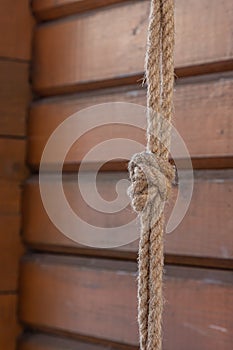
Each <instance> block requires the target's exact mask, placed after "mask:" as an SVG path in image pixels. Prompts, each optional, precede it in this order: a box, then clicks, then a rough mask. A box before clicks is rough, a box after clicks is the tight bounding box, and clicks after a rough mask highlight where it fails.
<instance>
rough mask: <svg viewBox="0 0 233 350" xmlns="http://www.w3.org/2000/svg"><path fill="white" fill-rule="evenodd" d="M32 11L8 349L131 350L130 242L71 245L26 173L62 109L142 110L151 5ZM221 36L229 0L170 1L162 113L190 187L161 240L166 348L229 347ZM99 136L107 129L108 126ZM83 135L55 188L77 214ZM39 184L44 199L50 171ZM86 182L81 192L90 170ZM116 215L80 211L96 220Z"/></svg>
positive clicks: (232, 24)
mask: <svg viewBox="0 0 233 350" xmlns="http://www.w3.org/2000/svg"><path fill="white" fill-rule="evenodd" d="M107 5H108V6H107ZM32 7H33V11H34V14H35V16H36V18H37V21H38V23H37V26H36V30H35V36H34V58H33V70H32V72H33V74H32V78H33V79H32V82H33V90H34V92H35V93H36V96H37V99H36V100H35V101H34V103H32V105H31V108H30V117H29V123H28V153H27V154H28V163H29V165H30V167H31V169H32V171H33V175H32V176H31V178H30V179H29V180H28V181H27V182H26V184H25V187H24V197H23V214H24V221H23V239H24V242H25V244H26V245H27V247H28V253H27V254H26V256H25V257H24V259H23V261H22V264H21V275H20V276H21V277H20V302H19V306H20V310H19V311H20V319H21V321H22V322H23V324H24V326H25V333H24V335H23V336H22V337H21V340H20V342H19V349H20V350H42V349H43V350H44V349H45V350H52V349H54V350H55V349H59V350H65V349H80V350H81V349H85V350H104V349H137V348H138V334H137V320H136V312H137V306H136V275H137V266H136V256H137V242H135V243H134V244H131V245H128V246H125V247H122V248H117V249H109V250H104V249H94V248H93V249H92V248H87V247H83V246H81V245H78V244H75V243H74V242H72V241H70V240H69V239H68V238H66V237H65V236H64V235H62V234H61V233H60V232H59V231H58V229H56V227H55V226H54V225H53V224H52V223H51V221H50V220H49V218H48V216H47V214H46V212H45V210H44V208H43V205H42V202H41V199H40V192H39V183H38V169H39V162H40V158H41V155H42V151H43V148H44V146H45V143H46V140H47V139H48V137H49V135H50V134H51V132H52V131H53V130H54V129H55V128H56V127H57V126H58V125H59V124H60V123H61V122H62V121H63V120H65V119H66V118H67V117H68V116H70V115H71V114H72V113H74V112H76V111H78V110H81V109H82V108H84V107H87V106H91V105H93V104H98V103H103V102H109V101H126V102H134V103H138V104H142V105H145V103H146V96H145V94H146V92H145V90H144V89H142V88H141V87H140V81H141V79H142V77H143V66H144V55H145V45H146V33H147V18H148V12H149V1H122V0H121V1H120V0H118V1H117V0H112V1H109V0H108V1H104V0H103V1H98V2H97V1H93V0H72V1H71V0H59V1H52V0H33V1H32ZM97 7H98V8H97ZM232 31H233V11H232V2H231V0H223V1H221V2H220V1H219V0H212V1H211V2H210V1H209V0H177V1H176V52H175V66H176V75H177V76H178V79H177V83H176V91H175V118H174V119H175V125H176V126H177V128H178V130H179V131H180V133H181V135H182V136H183V138H184V140H185V141H186V143H187V146H188V148H189V151H190V153H191V156H192V161H193V165H194V168H195V187H194V194H193V198H192V202H191V205H190V208H189V210H188V213H187V215H186V217H185V218H184V221H183V222H182V224H181V225H180V226H179V227H178V228H177V229H176V231H175V232H174V233H173V234H172V235H170V236H168V237H166V242H165V251H166V256H165V261H166V273H165V297H166V305H165V313H164V349H165V350H171V349H172V350H176V349H177V350H178V349H179V350H186V349H187V348H188V349H190V350H210V349H211V350H213V349H216V350H217V349H222V350H230V349H232V345H233V336H232V334H233V332H232V331H233V329H232V324H233V318H232V315H233V313H232V311H233V310H232V305H233V287H232V281H233V275H232V268H233V242H232V227H233V221H232V192H233V170H232V168H233V149H232V141H233V119H232V110H233V99H232V96H233V42H232V34H231V33H232ZM97 117H98V116H97ZM104 132H106V130H104V129H103V130H102V134H103V133H104ZM108 132H109V133H111V134H112V135H115V132H116V135H117V131H115V129H114V128H112V129H111V130H108ZM131 136H132V137H133V136H134V135H133V133H132V131H131V134H130V131H129V134H128V137H129V138H130V137H131ZM93 140H94V141H96V142H99V141H101V132H98V131H96V133H95V132H94V133H93V134H92V139H91V141H90V138H88V137H86V138H84V139H83V140H82V141H80V142H79V143H76V144H75V146H74V147H72V149H71V150H70V152H69V153H68V155H67V157H66V164H65V166H64V170H65V173H66V174H65V176H64V190H65V193H66V195H67V198H68V199H69V202H70V203H71V205H72V208H73V209H74V210H75V211H77V212H78V213H79V214H80V213H84V212H85V211H86V210H87V209H88V208H87V206H86V205H85V203H84V202H83V201H82V200H81V197H80V194H78V193H77V192H75V189H76V185H77V184H76V178H75V171H76V169H77V164H78V163H79V162H80V161H81V159H82V156H83V154H85V153H86V151H87V150H88V149H90V147H91V146H92V145H93ZM119 169H120V170H121V172H120V173H119ZM105 170H106V169H105ZM107 170H108V171H109V170H111V172H108V171H107V172H106V171H105V172H103V173H101V174H100V176H99V183H100V188H101V189H102V191H103V193H104V194H105V196H106V197H107V198H108V196H110V194H111V193H112V191H113V189H114V186H115V182H116V180H117V179H119V176H122V177H126V176H127V173H126V164H125V162H120V161H119V162H115V163H112V164H110V165H109V166H108V168H107ZM48 181H50V182H51V187H50V189H51V195H53V193H54V195H56V192H55V189H54V192H53V184H54V183H55V182H56V174H52V173H51V174H49V176H48ZM85 186H86V187H85V188H86V192H87V193H88V191H89V192H90V187H89V184H88V178H87V181H86V184H85ZM128 213H129V212H128ZM128 215H129V214H128ZM125 216H126V214H125V213H122V214H121V216H120V217H119V216H118V217H117V218H111V219H109V218H108V217H107V216H106V215H102V216H101V217H99V216H98V215H97V214H95V213H91V217H92V219H93V220H94V222H95V221H96V222H98V223H99V224H100V225H107V224H108V225H109V222H110V224H111V225H115V224H116V222H118V221H119V220H123V219H124V218H125ZM77 229H78V228H77Z"/></svg>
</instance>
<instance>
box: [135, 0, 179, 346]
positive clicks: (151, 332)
mask: <svg viewBox="0 0 233 350" xmlns="http://www.w3.org/2000/svg"><path fill="white" fill-rule="evenodd" d="M173 51H174V4H173V0H152V1H151V13H150V24H149V33H148V49H147V55H146V80H147V85H148V95H147V96H148V99H147V107H148V115H147V118H148V129H147V140H148V141H147V151H145V152H143V153H140V154H136V155H135V156H134V157H133V158H132V160H131V162H130V163H129V172H130V178H131V186H130V188H129V195H130V197H131V200H132V206H133V208H134V210H135V211H136V212H137V213H138V214H139V216H140V221H141V237H140V246H139V278H138V321H139V333H140V349H141V350H161V348H162V334H161V325H162V309H163V297H162V276H163V260H164V258H163V226H164V214H163V210H164V204H165V202H166V200H167V198H168V194H169V190H170V187H171V182H172V181H173V179H174V176H175V175H174V168H173V167H172V166H171V165H170V163H169V162H168V155H169V147H170V129H171V128H170V123H169V122H170V121H171V118H172V111H173V102H172V100H173V84H174V63H173Z"/></svg>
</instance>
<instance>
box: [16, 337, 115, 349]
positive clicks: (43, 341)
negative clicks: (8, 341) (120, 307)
mask: <svg viewBox="0 0 233 350" xmlns="http://www.w3.org/2000/svg"><path fill="white" fill-rule="evenodd" d="M68 349H69V350H83V349H85V350H114V349H115V350H117V349H119V347H117V348H116V347H114V348H113V347H112V346H111V345H107V346H104V345H96V344H90V343H84V342H81V341H76V340H72V339H66V338H61V337H57V336H56V337H55V336H51V335H46V334H32V335H31V334H30V335H26V336H24V337H22V339H20V341H19V350H68Z"/></svg>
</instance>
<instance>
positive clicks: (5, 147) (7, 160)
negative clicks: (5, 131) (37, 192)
mask: <svg viewBox="0 0 233 350" xmlns="http://www.w3.org/2000/svg"><path fill="white" fill-rule="evenodd" d="M25 153H26V141H25V140H20V139H10V138H1V137H0V178H2V179H8V180H22V179H24V178H25V177H26V175H27V170H26V166H25Z"/></svg>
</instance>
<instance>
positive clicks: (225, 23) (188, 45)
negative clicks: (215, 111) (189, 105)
mask: <svg viewBox="0 0 233 350" xmlns="http://www.w3.org/2000/svg"><path fill="white" fill-rule="evenodd" d="M190 8H191V9H192V11H190ZM148 13H149V1H136V2H135V1H132V2H123V3H122V4H118V5H117V6H112V7H107V8H105V9H103V10H101V11H96V12H91V13H87V14H84V15H79V16H74V17H70V18H69V19H68V20H61V21H55V22H52V23H50V24H46V25H41V26H39V27H38V28H37V30H36V33H35V65H34V75H33V76H34V79H33V81H34V89H35V90H36V92H37V93H39V94H41V95H50V94H52V95H54V94H59V93H66V92H72V91H79V90H83V89H88V88H91V89H93V88H97V87H104V86H115V85H119V84H120V85H122V84H125V83H129V82H130V83H136V82H137V80H138V78H142V77H143V69H144V68H143V67H144V56H145V48H146V35H147V22H148ZM196 23H198V26H196V25H195V24H196ZM110 27H111V30H110V31H106V28H110ZM232 27H233V11H232V6H231V0H223V1H222V2H219V1H218V0H213V1H212V2H211V4H210V2H209V0H189V1H187V0H179V1H178V2H177V6H176V52H175V65H176V68H177V72H176V73H177V75H178V76H182V75H194V74H200V73H203V72H205V73H206V72H211V71H216V70H217V71H221V70H231V69H232V68H233V54H232V52H233V43H232V40H231V31H232ZM184 28H185V31H184ZM57 38H59V40H57ZM113 38H114V40H112V39H113ZM208 65H210V67H209V68H210V69H208ZM51 67H52V68H51Z"/></svg>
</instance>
